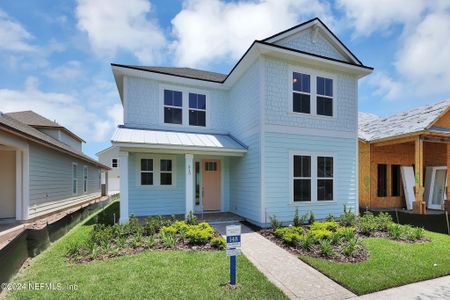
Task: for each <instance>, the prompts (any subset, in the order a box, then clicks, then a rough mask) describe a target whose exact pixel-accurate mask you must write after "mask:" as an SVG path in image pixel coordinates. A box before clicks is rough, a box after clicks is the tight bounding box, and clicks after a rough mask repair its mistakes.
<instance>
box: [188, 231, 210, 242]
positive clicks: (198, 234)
mask: <svg viewBox="0 0 450 300" xmlns="http://www.w3.org/2000/svg"><path fill="white" fill-rule="evenodd" d="M186 238H187V240H188V243H189V244H191V245H205V244H206V243H208V242H209V240H211V239H212V232H210V231H209V230H206V229H200V228H191V229H189V230H188V231H187V232H186Z"/></svg>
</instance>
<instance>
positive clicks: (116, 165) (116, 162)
mask: <svg viewBox="0 0 450 300" xmlns="http://www.w3.org/2000/svg"><path fill="white" fill-rule="evenodd" d="M111 166H112V167H113V168H117V167H118V166H119V162H118V160H117V158H113V159H112V162H111Z"/></svg>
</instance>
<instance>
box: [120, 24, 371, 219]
mask: <svg viewBox="0 0 450 300" xmlns="http://www.w3.org/2000/svg"><path fill="white" fill-rule="evenodd" d="M112 70H113V73H114V77H115V80H116V84H117V87H118V91H119V94H120V99H121V101H122V105H123V108H124V125H122V126H119V128H118V129H117V131H116V133H115V134H114V136H113V137H112V145H113V146H115V147H118V148H119V150H120V152H119V166H120V194H121V202H120V205H121V206H120V209H121V222H126V221H127V219H128V216H129V215H131V214H133V215H136V216H147V215H161V214H163V215H167V214H187V213H189V212H190V211H193V212H218V211H221V212H233V213H235V214H238V215H240V216H242V217H244V218H245V219H247V220H249V221H250V222H253V223H255V224H258V225H262V226H265V225H267V224H268V222H269V216H272V215H276V217H277V218H278V219H279V220H282V221H284V222H289V221H291V220H292V217H293V216H294V213H295V210H296V208H298V209H299V212H300V213H304V212H306V211H309V210H311V211H313V212H314V213H315V216H316V217H317V218H325V217H327V216H328V215H330V214H332V215H339V214H341V213H342V211H343V207H344V205H347V207H349V208H352V209H353V210H356V209H358V200H357V199H358V195H357V192H358V191H357V151H358V150H357V130H358V120H357V115H358V113H357V112H358V109H357V108H358V104H357V103H358V79H359V78H361V77H363V76H366V75H367V74H370V73H371V72H372V70H373V69H372V68H370V67H367V66H365V65H363V64H362V63H361V61H359V60H358V59H357V58H356V57H355V55H353V54H352V53H351V52H350V50H349V49H347V48H346V47H345V46H344V45H343V44H342V42H341V41H339V39H338V38H337V37H336V36H335V35H334V34H333V33H332V32H331V31H330V30H329V29H328V28H327V27H326V26H325V25H324V24H323V23H322V22H321V21H320V20H319V19H317V18H316V19H313V20H310V21H308V22H305V23H303V24H300V25H298V26H295V27H292V28H290V29H288V30H286V31H283V32H280V33H278V34H276V35H274V36H271V37H269V38H266V39H264V40H262V41H255V42H254V43H253V44H252V45H251V46H250V48H249V49H248V50H247V52H246V53H245V54H244V55H243V57H242V58H241V59H240V60H239V61H238V63H237V64H236V65H235V67H234V68H233V69H232V70H231V72H230V73H229V74H227V75H226V74H219V73H214V72H209V71H202V70H196V69H191V68H171V67H146V66H131V65H119V64H112Z"/></svg>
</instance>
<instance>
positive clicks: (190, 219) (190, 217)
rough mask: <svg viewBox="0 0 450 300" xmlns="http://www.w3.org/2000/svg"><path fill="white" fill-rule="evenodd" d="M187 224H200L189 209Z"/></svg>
mask: <svg viewBox="0 0 450 300" xmlns="http://www.w3.org/2000/svg"><path fill="white" fill-rule="evenodd" d="M186 224H188V225H197V224H198V220H197V217H196V216H195V215H194V214H193V213H192V210H191V211H189V214H188V216H187V217H186Z"/></svg>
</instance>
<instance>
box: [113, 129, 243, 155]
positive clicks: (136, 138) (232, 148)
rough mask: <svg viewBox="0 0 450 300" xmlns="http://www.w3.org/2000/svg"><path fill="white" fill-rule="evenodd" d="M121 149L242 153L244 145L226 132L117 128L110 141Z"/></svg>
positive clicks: (221, 153) (222, 153)
mask: <svg viewBox="0 0 450 300" xmlns="http://www.w3.org/2000/svg"><path fill="white" fill-rule="evenodd" d="M111 142H112V144H113V145H114V146H118V147H121V148H139V149H157V150H171V151H175V152H205V153H216V154H220V155H244V154H245V153H246V152H247V147H246V146H245V145H244V144H243V143H241V142H240V141H238V140H237V139H236V138H234V137H233V136H231V135H228V134H211V133H193V132H181V131H167V130H148V129H136V128H126V127H119V128H118V129H117V130H116V132H115V133H114V136H113V137H112V140H111Z"/></svg>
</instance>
